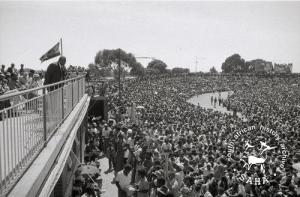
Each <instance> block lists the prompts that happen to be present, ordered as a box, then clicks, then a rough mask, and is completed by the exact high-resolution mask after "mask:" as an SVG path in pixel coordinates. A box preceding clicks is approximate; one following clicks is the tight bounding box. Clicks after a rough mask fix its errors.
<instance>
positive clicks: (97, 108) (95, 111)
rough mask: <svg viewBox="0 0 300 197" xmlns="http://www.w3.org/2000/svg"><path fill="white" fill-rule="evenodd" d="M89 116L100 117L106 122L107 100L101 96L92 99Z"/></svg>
mask: <svg viewBox="0 0 300 197" xmlns="http://www.w3.org/2000/svg"><path fill="white" fill-rule="evenodd" d="M89 115H91V116H95V117H98V116H101V117H102V119H104V120H107V118H108V106H107V100H106V98H105V97H103V96H98V97H92V98H91V101H90V105H89Z"/></svg>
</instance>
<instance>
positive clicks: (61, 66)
mask: <svg viewBox="0 0 300 197" xmlns="http://www.w3.org/2000/svg"><path fill="white" fill-rule="evenodd" d="M65 64H66V57H64V56H60V58H59V59H58V62H56V63H52V64H50V65H49V66H48V68H47V71H46V73H45V81H44V85H49V84H53V83H57V82H60V81H63V80H65V76H66V68H65ZM59 87H61V85H57V86H54V87H50V88H49V91H53V90H55V89H57V88H59Z"/></svg>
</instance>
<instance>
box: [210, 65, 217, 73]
mask: <svg viewBox="0 0 300 197" xmlns="http://www.w3.org/2000/svg"><path fill="white" fill-rule="evenodd" d="M209 72H210V73H218V71H217V70H216V68H215V67H214V66H213V67H211V68H210V69H209Z"/></svg>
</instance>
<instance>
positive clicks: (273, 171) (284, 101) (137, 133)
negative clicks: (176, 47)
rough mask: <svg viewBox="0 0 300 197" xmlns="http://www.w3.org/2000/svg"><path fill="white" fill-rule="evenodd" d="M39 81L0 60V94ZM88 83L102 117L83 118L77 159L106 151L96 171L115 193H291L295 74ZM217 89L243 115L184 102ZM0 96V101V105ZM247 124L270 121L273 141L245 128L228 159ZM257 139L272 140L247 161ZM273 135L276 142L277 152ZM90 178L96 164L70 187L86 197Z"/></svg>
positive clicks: (299, 124) (297, 110)
mask: <svg viewBox="0 0 300 197" xmlns="http://www.w3.org/2000/svg"><path fill="white" fill-rule="evenodd" d="M81 71H82V72H85V70H84V69H83V70H82V69H81V68H76V67H71V68H70V69H69V72H68V73H69V76H70V77H73V75H74V76H76V75H78V74H79V72H81ZM91 81H92V80H91ZM95 81H97V80H95ZM95 81H94V82H92V83H95ZM97 83H98V82H97ZM42 85H43V73H42V72H40V73H37V72H36V71H34V70H30V71H29V72H25V71H24V66H21V69H20V70H17V69H16V68H15V66H14V65H11V67H10V68H8V69H7V70H5V67H3V66H2V68H1V72H0V95H2V94H5V93H7V92H9V91H12V90H24V89H28V88H34V87H38V86H42ZM94 85H97V88H96V89H99V91H100V93H99V94H100V95H103V96H107V97H108V101H109V118H108V120H104V119H103V117H89V123H88V133H87V146H86V157H85V161H86V163H88V164H93V165H96V166H97V165H99V164H98V163H97V161H98V159H99V158H100V157H101V156H102V155H104V156H105V157H107V158H108V162H109V169H107V171H106V172H105V173H109V172H112V171H113V172H114V173H115V178H114V180H113V182H112V183H114V184H116V186H117V188H118V195H119V196H120V197H122V196H124V197H130V196H137V197H144V196H145V197H146V196H147V197H148V196H153V197H155V196H158V197H161V196H175V197H185V196H186V197H200V196H204V197H226V196H243V197H245V196H259V197H260V196H261V197H269V196H270V197H271V196H276V197H281V196H282V197H284V196H288V197H292V196H299V195H300V173H299V171H297V170H296V169H294V168H293V164H295V163H299V162H300V152H299V149H300V133H299V130H300V88H299V87H300V77H299V75H289V76H272V75H271V76H253V75H252V76H245V75H244V76H239V75H213V76H211V75H202V76H200V75H178V76H159V77H147V78H134V79H127V80H124V81H123V82H122V86H121V91H119V86H118V83H115V82H114V81H113V80H112V81H109V82H101V84H100V85H99V84H94ZM222 91H231V92H232V93H231V94H230V96H229V97H228V98H226V99H221V103H222V105H223V106H224V107H227V109H233V110H234V111H238V112H240V113H241V114H242V117H239V116H236V115H231V114H227V113H222V112H219V111H216V110H211V109H205V108H202V107H201V106H199V105H198V106H197V105H193V104H191V103H188V102H187V100H188V99H189V98H191V97H193V96H195V95H200V94H204V93H212V92H213V93H215V94H216V95H218V92H222ZM32 96H34V95H32ZM212 103H213V98H212ZM215 103H216V98H215ZM219 104H220V101H219ZM6 105H9V104H7V103H6V102H1V108H0V109H2V108H5V107H8V106H6ZM253 126H256V128H259V127H260V126H264V127H265V128H269V129H272V130H274V131H276V132H277V133H278V134H279V138H278V139H277V140H274V139H273V138H272V136H270V135H269V134H268V133H264V132H263V131H261V130H256V131H251V132H247V133H244V136H242V138H241V139H240V141H239V142H238V143H236V144H234V151H233V152H231V153H233V154H232V155H231V156H230V158H229V157H228V155H229V154H228V153H229V149H228V147H229V143H230V141H231V140H232V139H234V138H235V136H234V135H235V134H236V131H240V130H243V129H247V128H249V127H253ZM245 144H246V145H248V147H245ZM250 144H251V145H250ZM259 144H261V145H262V144H265V146H266V145H267V144H268V146H269V147H270V148H271V147H275V148H271V149H270V150H271V151H267V152H265V153H264V154H263V155H262V157H263V158H265V161H264V162H263V163H264V167H263V168H262V167H261V166H260V167H259V165H253V166H252V167H251V166H250V168H246V167H245V163H246V162H247V161H245V159H244V158H245V156H249V155H245V153H246V152H247V149H248V148H249V147H259ZM278 144H283V145H284V148H285V149H286V150H287V154H286V155H283V154H282V149H280V148H282V147H280V146H279V145H278ZM251 151H252V152H250V154H254V153H257V151H258V150H257V149H255V148H253V150H251ZM248 152H249V151H248ZM256 155H257V154H256ZM248 158H249V157H248ZM283 159H284V163H282V161H283ZM281 166H284V167H281ZM77 177H80V173H79V174H78V176H77ZM99 177H100V174H98V173H97V174H95V175H94V176H93V177H85V178H86V181H85V182H84V181H82V180H81V179H80V178H79V179H77V180H76V181H75V182H76V184H75V186H77V187H78V188H81V189H79V190H78V191H76V192H75V193H74V196H80V195H81V194H82V193H88V194H89V195H90V196H94V195H95V192H93V190H94V189H95V188H97V189H98V190H97V191H98V194H99V195H100V193H101V192H100V190H101V186H99V185H101V182H100V183H99V184H98V186H99V187H94V186H93V184H96V182H97V181H96V180H101V178H99ZM263 177H266V179H263ZM258 179H259V181H256V180H258ZM83 182H84V184H83ZM99 188H100V189H99ZM96 193H97V192H96Z"/></svg>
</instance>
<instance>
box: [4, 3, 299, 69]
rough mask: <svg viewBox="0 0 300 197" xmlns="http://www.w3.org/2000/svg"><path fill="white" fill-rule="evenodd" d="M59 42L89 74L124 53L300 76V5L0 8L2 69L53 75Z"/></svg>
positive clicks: (10, 5) (36, 5) (201, 66)
mask: <svg viewBox="0 0 300 197" xmlns="http://www.w3.org/2000/svg"><path fill="white" fill-rule="evenodd" d="M60 38H62V40H63V55H65V56H66V57H67V65H70V64H71V65H81V66H87V65H88V64H89V63H92V62H94V57H95V55H96V53H97V52H98V51H99V50H103V49H117V48H122V49H123V50H125V51H126V52H130V53H133V54H134V55H135V56H137V57H154V58H156V59H160V60H162V61H164V62H165V63H166V64H167V65H168V68H174V67H184V68H189V69H190V70H191V71H208V70H209V69H210V68H211V67H212V66H214V67H215V68H216V69H217V70H218V71H221V65H222V63H223V62H224V61H225V59H226V58H227V57H229V56H230V55H233V54H234V53H238V54H240V55H241V56H242V58H244V59H245V60H252V59H257V58H262V59H265V60H267V61H272V62H273V63H274V62H275V63H293V72H300V2H203V1H201V2H191V1H189V2H178V1H176V2H175V1H167V2H157V1H156V2H154V1H153V2H151V1H150V2H148V1H147V2H145V1H143V2H134V1H133V2H132V1H130V2H128V1H125V2H124V1H122V2H99V1H97V2H95V1H91V2H82V1H76V2H70V1H67V2H66V1H64V2H59V1H52V2H51V1H50V2H49V1H42V2H38V1H25V2H24V1H21V2H3V1H0V64H5V65H6V66H9V65H10V64H11V63H12V62H13V63H15V64H16V67H17V68H20V64H21V63H23V64H24V65H25V68H33V69H46V68H47V65H48V64H49V63H51V62H53V61H56V60H57V58H54V59H52V60H48V61H45V62H44V63H41V62H40V60H39V58H40V57H41V56H42V55H43V54H44V53H45V52H46V51H48V50H49V49H50V48H51V47H52V46H54V45H55V44H56V43H57V42H58V41H59V40H60ZM196 59H197V62H198V63H197V64H196ZM137 60H138V61H140V62H141V63H142V64H143V65H144V66H147V63H148V62H149V61H151V59H141V58H138V59H137Z"/></svg>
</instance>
